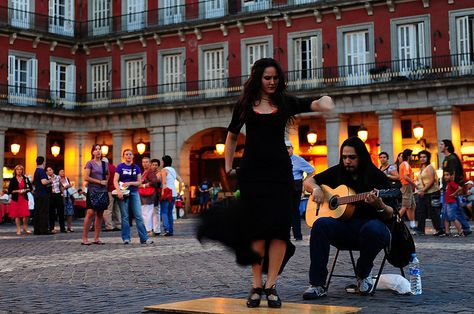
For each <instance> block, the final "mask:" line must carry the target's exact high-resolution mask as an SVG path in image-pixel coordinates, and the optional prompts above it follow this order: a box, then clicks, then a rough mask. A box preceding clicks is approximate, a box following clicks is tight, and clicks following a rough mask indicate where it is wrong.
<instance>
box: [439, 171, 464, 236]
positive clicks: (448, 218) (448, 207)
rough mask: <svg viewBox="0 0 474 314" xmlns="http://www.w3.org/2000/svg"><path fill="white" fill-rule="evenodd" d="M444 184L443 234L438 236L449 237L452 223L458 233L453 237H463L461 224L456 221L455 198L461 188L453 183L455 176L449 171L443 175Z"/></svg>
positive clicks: (456, 208)
mask: <svg viewBox="0 0 474 314" xmlns="http://www.w3.org/2000/svg"><path fill="white" fill-rule="evenodd" d="M443 178H444V182H446V190H445V193H444V203H445V206H444V207H443V221H444V230H445V233H444V234H442V235H440V237H445V236H446V237H449V236H450V235H451V232H450V223H451V222H452V223H453V224H454V226H455V227H456V230H457V231H458V233H457V234H454V235H453V236H454V237H459V236H464V234H463V232H462V226H461V223H460V222H459V220H458V218H457V217H458V215H457V211H458V204H457V201H456V196H458V195H459V194H460V193H461V191H462V187H460V186H459V185H458V184H457V183H456V181H455V174H454V172H450V171H449V170H447V171H445V172H444V174H443Z"/></svg>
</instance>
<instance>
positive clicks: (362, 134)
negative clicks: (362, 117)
mask: <svg viewBox="0 0 474 314" xmlns="http://www.w3.org/2000/svg"><path fill="white" fill-rule="evenodd" d="M357 136H358V137H359V138H360V139H361V140H362V142H364V143H365V141H367V138H368V137H369V131H368V130H367V128H366V127H365V126H364V125H363V124H361V125H360V127H359V130H357Z"/></svg>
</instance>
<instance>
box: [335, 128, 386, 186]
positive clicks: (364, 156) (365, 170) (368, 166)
mask: <svg viewBox="0 0 474 314" xmlns="http://www.w3.org/2000/svg"><path fill="white" fill-rule="evenodd" d="M346 146H350V147H353V148H354V150H355V152H356V154H357V157H358V158H359V162H358V167H357V170H356V173H357V177H358V180H361V181H359V182H361V183H362V184H363V185H364V186H365V187H367V188H369V189H371V188H372V186H373V184H369V182H370V180H371V179H374V176H373V175H374V174H376V173H377V172H380V170H379V169H378V168H377V167H376V166H375V165H374V163H373V162H372V159H371V158H370V154H369V152H368V150H367V148H366V147H365V144H364V142H362V140H361V139H360V138H358V137H357V136H352V137H349V138H348V139H346V140H345V141H344V142H343V143H342V145H341V150H340V152H339V165H340V167H341V170H342V173H343V174H344V176H347V177H350V176H351V174H350V173H349V172H348V171H347V170H346V169H345V167H344V162H343V160H342V150H343V149H344V147H346Z"/></svg>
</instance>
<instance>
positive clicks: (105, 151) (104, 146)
mask: <svg viewBox="0 0 474 314" xmlns="http://www.w3.org/2000/svg"><path fill="white" fill-rule="evenodd" d="M100 151H101V152H102V156H107V154H108V153H109V145H107V144H105V143H103V144H102V145H101V146H100Z"/></svg>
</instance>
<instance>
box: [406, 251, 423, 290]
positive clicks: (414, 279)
mask: <svg viewBox="0 0 474 314" xmlns="http://www.w3.org/2000/svg"><path fill="white" fill-rule="evenodd" d="M408 270H409V272H410V288H411V294H413V295H419V294H421V293H422V289H421V270H420V261H419V260H418V258H417V257H416V253H413V254H412V255H411V262H410V266H409V268H408Z"/></svg>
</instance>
